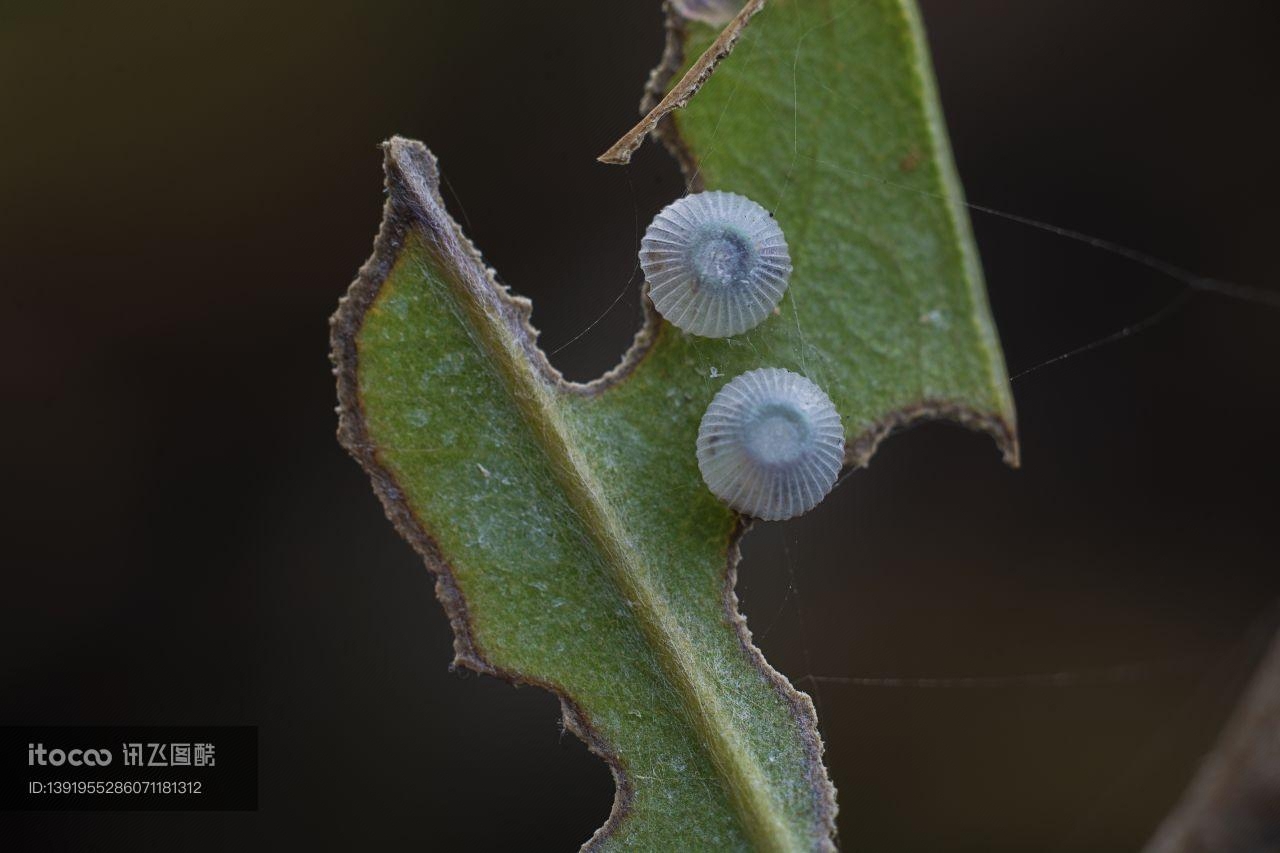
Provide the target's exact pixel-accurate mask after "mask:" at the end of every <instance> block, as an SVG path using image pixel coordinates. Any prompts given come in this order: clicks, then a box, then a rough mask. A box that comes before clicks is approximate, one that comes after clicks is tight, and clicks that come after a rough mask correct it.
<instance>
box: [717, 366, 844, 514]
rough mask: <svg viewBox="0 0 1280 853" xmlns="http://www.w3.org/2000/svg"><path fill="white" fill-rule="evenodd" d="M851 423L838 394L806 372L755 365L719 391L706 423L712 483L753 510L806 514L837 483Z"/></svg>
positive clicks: (739, 506) (738, 505)
mask: <svg viewBox="0 0 1280 853" xmlns="http://www.w3.org/2000/svg"><path fill="white" fill-rule="evenodd" d="M843 459H844V427H843V426H842V425H841V423H840V415H839V413H838V412H836V407H835V406H834V405H833V404H832V402H831V399H830V398H829V397H828V396H827V395H826V393H824V392H823V390H822V389H821V388H819V387H818V386H817V385H815V384H813V383H812V382H810V381H809V380H808V379H806V378H804V377H803V376H801V375H800V374H798V373H792V372H791V371H790V370H781V369H779V368H762V369H760V370H752V371H749V372H747V373H744V374H742V375H741V376H738V377H736V378H735V379H733V380H732V381H731V382H729V383H728V384H727V385H725V386H724V387H723V388H721V389H720V391H719V393H717V394H716V396H715V398H714V399H713V400H712V401H711V405H710V406H708V407H707V411H706V414H704V415H703V416H702V423H701V424H700V425H699V426H698V468H699V469H700V470H701V471H702V479H703V481H704V482H706V484H707V487H708V488H709V489H711V491H712V492H713V493H714V494H715V495H716V497H718V498H720V499H721V500H722V501H724V502H725V503H727V504H728V505H729V506H731V507H733V508H734V509H736V510H738V511H739V512H741V513H743V514H745V515H751V516H755V517H756V518H762V519H764V520H766V521H780V520H782V519H784V518H792V517H794V516H797V515H801V514H802V513H806V512H808V511H809V510H811V509H813V508H814V507H815V506H817V505H818V502H819V501H821V500H822V499H823V498H824V497H826V494H827V492H829V491H831V487H832V486H834V485H835V482H836V475H838V474H839V473H840V465H841V464H842V461H843Z"/></svg>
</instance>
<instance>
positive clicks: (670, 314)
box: [640, 191, 791, 338]
mask: <svg viewBox="0 0 1280 853" xmlns="http://www.w3.org/2000/svg"><path fill="white" fill-rule="evenodd" d="M640 267H641V268H642V269H643V270H644V277H645V280H646V281H648V282H649V298H650V299H652V300H653V305H654V307H655V308H657V309H658V313H659V314H661V315H662V316H663V317H665V318H666V319H667V320H668V321H669V322H670V323H671V324H672V325H674V326H676V327H678V328H681V329H683V330H684V331H686V332H689V333H690V334H694V335H702V336H703V337H708V338H724V337H728V336H729V335H737V334H740V333H742V332H745V331H747V330H748V329H751V328H754V327H755V326H757V325H759V324H760V323H761V322H762V321H763V320H764V319H765V318H766V317H768V316H769V315H770V314H771V313H773V309H774V308H775V307H777V305H778V302H779V300H781V299H782V294H783V293H784V292H785V291H786V289H787V279H788V278H789V277H790V276H791V255H790V253H789V252H788V251H787V240H786V237H784V236H783V234H782V229H781V228H779V227H778V223H777V222H775V221H774V219H773V217H772V216H770V215H769V211H767V210H765V209H764V208H763V207H761V206H760V205H758V204H756V203H755V202H754V201H752V200H751V199H749V198H745V197H743V196H740V195H737V194H736V193H728V192H719V191H713V192H705V193H697V194H695V195H689V196H685V197H684V198H682V199H679V200H677V201H675V202H673V203H672V204H669V205H668V206H667V207H666V208H664V209H663V210H662V212H661V213H659V214H658V215H657V216H656V217H655V218H654V220H653V223H652V224H650V226H649V229H648V230H647V231H646V232H645V234H644V239H642V240H641V241H640Z"/></svg>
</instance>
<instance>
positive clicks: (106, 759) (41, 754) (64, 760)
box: [27, 743, 111, 767]
mask: <svg viewBox="0 0 1280 853" xmlns="http://www.w3.org/2000/svg"><path fill="white" fill-rule="evenodd" d="M110 763H111V750H109V749H69V750H66V751H65V752H64V751H63V750H61V749H45V748H44V744H42V743H29V744H27V766H28V767H35V766H36V765H37V764H38V765H40V766H41V767H48V766H49V765H53V766H54V767H61V766H62V765H64V764H70V765H71V766H72V767H80V766H83V765H88V766H90V767H105V766H107V765H108V764H110Z"/></svg>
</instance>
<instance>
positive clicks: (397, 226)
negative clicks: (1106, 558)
mask: <svg viewBox="0 0 1280 853" xmlns="http://www.w3.org/2000/svg"><path fill="white" fill-rule="evenodd" d="M763 5H764V0H752V2H751V3H748V4H747V6H746V7H744V9H743V11H742V13H740V14H739V15H738V17H736V18H735V19H734V21H732V22H731V23H730V24H729V26H728V27H727V28H726V31H725V33H729V32H730V31H731V30H732V31H733V35H732V37H731V38H728V39H727V40H726V37H725V34H722V36H721V38H720V39H717V41H716V42H715V43H714V44H713V45H712V48H711V49H709V50H708V51H707V52H706V53H704V55H703V57H702V58H701V59H700V60H699V65H698V66H695V69H697V68H699V67H700V66H702V65H703V62H704V60H707V63H706V65H705V67H703V68H701V70H699V73H698V74H696V75H693V76H692V77H691V76H690V75H686V77H685V79H684V80H682V81H681V84H680V85H681V86H684V84H685V83H686V82H688V81H692V82H691V84H690V85H689V86H688V87H687V90H686V91H685V92H684V93H683V94H682V95H681V97H680V98H679V99H677V100H678V103H677V102H674V101H673V102H672V104H673V105H672V104H669V105H668V107H669V108H667V109H665V110H664V109H663V97H664V96H663V94H662V93H663V92H665V91H666V90H667V86H668V85H669V84H670V81H671V79H672V77H673V76H674V74H675V73H676V71H678V69H679V68H680V67H681V66H682V65H683V61H684V41H685V25H686V21H685V19H684V18H683V17H682V16H681V15H680V13H679V12H678V11H677V10H676V9H675V7H674V6H673V4H672V3H671V2H670V0H668V2H666V3H665V10H666V33H667V40H666V47H665V49H664V53H663V57H662V60H661V62H660V64H659V65H658V67H657V68H655V69H654V71H653V72H652V73H651V74H650V77H649V81H648V83H647V84H646V86H645V96H644V99H643V101H642V103H641V109H642V112H644V113H646V114H647V116H648V117H652V118H653V121H652V123H648V124H647V121H648V118H646V120H645V121H642V122H641V124H640V125H638V126H637V128H640V127H643V128H644V130H643V131H641V132H640V133H639V136H638V137H637V138H636V139H635V140H634V144H633V145H631V147H630V149H629V150H628V153H627V159H629V157H630V151H633V150H634V149H635V148H636V147H638V146H639V144H640V143H641V142H642V141H643V137H644V136H645V135H646V134H649V133H652V135H653V136H654V137H655V138H657V139H659V140H660V141H661V142H662V143H663V145H664V146H665V147H666V148H667V150H668V151H669V152H670V153H671V154H672V156H674V157H675V158H676V160H677V161H678V162H679V163H680V166H681V169H682V171H683V173H684V175H685V177H686V180H687V181H689V184H690V188H691V189H698V188H700V186H698V184H699V178H698V169H697V161H696V159H695V157H694V155H693V153H692V152H691V151H690V150H689V149H688V147H687V145H686V144H685V143H684V141H683V139H681V137H680V135H679V132H678V130H677V128H676V126H675V123H674V122H673V121H671V118H670V115H669V113H670V112H671V111H672V110H674V109H677V108H679V107H681V106H684V105H685V104H687V103H688V102H689V100H691V99H692V97H693V95H694V94H696V92H697V90H698V89H699V88H700V87H701V85H702V83H703V82H705V80H706V79H707V78H708V77H709V76H710V74H711V73H712V71H714V69H715V66H716V65H717V64H718V63H719V62H720V60H722V59H723V58H724V57H725V56H727V55H728V53H729V52H730V51H731V50H732V47H733V44H734V42H736V40H737V35H738V34H740V32H741V29H742V27H743V26H745V24H746V22H747V21H748V20H749V19H750V17H751V16H752V15H754V14H755V12H757V11H759V9H760V8H762V7H763ZM722 42H723V43H722ZM717 46H719V47H717ZM709 56H711V57H712V58H711V59H710V60H708V57H709ZM691 74H692V70H691ZM629 136H630V135H629ZM626 139H627V137H624V140H622V141H626ZM622 141H620V143H619V144H621V142H622ZM615 147H616V146H615ZM382 149H383V152H384V169H385V173H386V189H387V201H386V203H385V205H384V208H383V218H382V224H381V227H380V228H379V231H378V234H377V237H376V238H375V240H374V247H373V254H372V255H371V256H370V258H369V260H368V261H366V262H365V263H364V265H363V266H361V268H360V270H359V272H358V274H357V276H356V279H355V281H353V282H352V283H351V285H350V287H349V289H348V291H347V294H346V296H344V297H343V298H342V299H341V300H340V302H339V305H338V310H337V311H336V312H335V313H334V315H333V317H332V318H330V348H331V352H330V359H331V361H332V362H333V364H334V370H333V372H334V375H335V376H336V378H337V392H338V409H337V413H338V440H339V442H340V443H341V444H342V446H343V447H344V448H346V450H347V451H348V452H349V453H350V454H351V455H352V457H354V458H355V460H356V461H357V462H358V463H359V464H360V466H361V467H362V468H363V469H364V471H365V472H366V473H367V474H368V475H369V478H370V480H371V482H372V485H373V490H374V493H375V494H376V495H377V496H378V499H379V500H380V501H381V503H382V506H383V510H384V511H385V512H386V514H387V518H388V519H389V520H390V521H391V522H392V524H393V525H394V526H395V528H396V530H397V531H398V532H399V533H400V535H401V536H403V537H404V538H405V540H406V541H408V542H409V544H410V545H411V546H412V547H413V548H414V550H415V551H417V552H418V553H419V554H420V555H421V556H422V558H423V561H424V563H425V564H426V567H427V569H428V570H429V571H430V572H431V573H432V575H433V577H434V578H435V592H436V597H437V599H439V601H440V603H441V605H442V606H443V607H444V610H445V614H446V616H447V617H448V619H449V623H450V625H451V627H452V629H453V634H454V660H453V662H452V664H451V668H454V669H457V668H459V667H463V668H466V669H470V670H472V671H474V672H477V673H480V674H484V675H492V676H495V677H497V678H501V679H502V680H504V681H507V682H509V683H511V684H514V685H525V684H527V685H532V686H535V687H541V688H543V689H545V690H547V691H549V692H551V693H552V694H553V695H555V696H556V697H557V698H558V699H559V700H560V704H561V715H562V720H563V725H564V727H565V729H567V730H568V731H571V732H573V734H575V735H576V736H577V737H579V738H580V739H581V740H582V741H583V742H584V743H585V744H586V745H587V747H588V749H590V750H591V752H593V753H594V754H595V755H597V756H599V757H600V758H601V759H602V760H603V761H604V762H605V763H606V764H607V765H608V766H609V769H610V772H611V773H612V775H613V778H614V783H615V795H614V801H613V805H612V808H611V809H610V813H609V817H608V819H607V820H606V821H605V823H604V824H603V825H602V826H601V827H600V828H599V829H597V830H596V831H595V833H594V834H593V835H592V836H591V838H590V839H588V840H587V842H586V843H584V844H583V846H582V850H583V851H594V850H598V849H601V848H602V847H603V845H604V843H605V842H606V841H607V840H608V839H609V838H610V836H612V834H613V833H614V832H615V831H616V830H617V829H618V827H620V826H621V825H622V823H623V821H625V820H626V819H627V817H628V816H629V815H630V813H631V808H632V803H633V799H634V791H635V788H634V785H633V783H632V782H631V780H630V779H629V777H628V776H627V773H626V768H625V767H624V766H623V764H622V761H621V758H620V757H619V756H618V754H617V752H616V750H615V749H614V748H613V747H612V745H611V744H610V743H609V742H608V741H607V740H606V739H605V738H604V737H603V735H602V734H601V733H600V731H599V730H598V729H597V728H596V727H595V726H594V725H593V723H592V721H591V718H590V716H589V715H588V714H587V713H586V711H585V709H583V708H582V707H581V706H579V705H578V704H577V703H576V702H575V701H574V700H573V698H572V697H570V696H568V695H567V694H566V693H565V692H564V691H563V690H561V689H560V688H559V687H558V686H557V685H555V684H552V683H549V682H545V681H542V680H540V679H536V678H531V677H528V676H526V675H524V674H522V673H519V672H515V671H512V670H508V669H504V668H502V667H499V666H496V665H495V664H493V663H492V662H491V661H490V660H489V659H488V658H487V657H486V656H485V654H484V650H483V649H482V648H481V647H480V645H479V643H478V642H477V640H476V637H475V632H474V630H473V628H472V622H471V617H470V613H469V610H468V605H467V601H466V599H465V597H464V596H463V594H462V592H461V590H460V588H459V586H458V583H457V579H456V577H455V575H454V572H453V567H452V566H451V565H450V564H449V562H448V560H447V559H446V558H445V556H444V554H443V553H442V551H441V550H440V547H439V546H438V544H437V543H436V540H435V538H434V537H433V536H432V535H431V532H430V531H429V530H428V528H427V527H426V525H425V524H424V523H423V521H422V519H421V518H419V517H418V516H417V515H416V514H415V513H414V511H413V509H412V507H411V506H410V505H409V503H408V501H407V500H406V499H405V496H404V491H403V489H402V488H401V487H400V485H399V484H398V483H397V482H396V479H395V476H394V475H393V474H392V473H391V471H390V470H389V469H388V468H387V467H386V466H385V465H384V464H383V463H382V461H381V460H380V459H379V456H378V449H377V446H376V445H375V444H374V443H373V441H372V438H371V437H370V435H369V431H368V424H367V421H366V418H365V413H364V402H363V400H362V398H361V395H360V387H359V379H358V373H359V346H358V343H357V340H358V337H359V333H360V330H361V328H362V327H363V324H364V318H365V315H366V314H367V312H368V310H369V308H370V307H371V306H372V305H373V303H374V302H375V301H376V300H377V297H378V294H379V293H380V291H381V289H382V287H383V285H384V284H385V283H386V281H387V279H388V277H389V276H390V273H391V270H392V267H393V266H394V264H395V260H396V257H397V255H398V253H399V251H400V248H401V247H402V246H403V244H404V240H405V237H406V236H407V235H408V233H409V231H410V230H412V229H417V230H418V231H419V232H420V233H421V234H422V235H423V236H424V237H425V238H426V243H427V245H428V247H429V248H430V249H431V250H432V251H433V252H435V253H436V256H437V257H436V260H437V261H438V262H440V263H441V265H442V266H443V267H445V268H447V269H450V270H451V271H452V272H453V273H454V274H456V275H457V276H458V279H459V281H460V282H461V283H462V284H463V286H466V287H468V288H469V289H470V290H471V291H472V292H473V293H474V294H475V295H477V296H478V297H480V298H482V299H483V301H485V302H486V303H487V304H488V307H489V308H490V309H491V310H494V311H496V312H498V314H499V316H501V317H502V318H503V319H504V320H505V322H506V323H507V324H508V326H509V328H511V329H512V331H513V332H514V333H515V335H516V337H517V340H519V341H520V343H521V345H522V349H523V351H524V352H525V354H526V355H527V356H528V358H529V360H530V363H531V364H533V365H534V366H535V367H536V368H537V370H538V372H539V374H540V375H541V376H542V377H543V379H544V380H545V381H546V382H548V383H549V384H550V385H552V386H553V387H555V388H556V389H558V390H560V391H563V392H566V393H571V394H576V395H583V396H596V395H599V394H602V393H604V392H605V391H607V390H608V389H609V388H611V387H613V386H614V385H616V384H618V383H620V382H622V381H624V380H625V379H626V378H627V377H628V376H629V375H630V373H631V372H632V371H633V370H634V369H635V368H636V367H637V366H638V365H639V364H640V363H641V362H642V361H643V360H644V358H645V357H646V356H647V355H648V353H649V352H650V351H651V350H652V348H653V347H654V345H655V344H656V343H657V341H658V340H659V339H660V338H661V336H662V334H663V332H664V326H663V324H662V319H661V317H660V316H659V315H658V314H657V312H656V311H655V310H654V308H653V305H652V303H651V302H650V300H649V299H648V296H647V291H644V292H643V295H642V303H643V310H644V323H643V325H642V326H641V328H640V330H639V331H638V332H637V333H636V336H635V339H634V340H633V342H632V344H631V346H630V348H629V349H628V350H627V352H626V353H625V354H624V356H623V358H622V360H621V361H620V362H619V364H618V365H617V367H615V368H614V369H612V370H611V371H609V372H608V373H606V374H605V375H603V376H601V377H600V378H598V379H596V380H593V381H592V382H589V383H585V384H584V383H577V382H569V381H567V380H565V379H564V377H563V376H562V375H561V374H560V372H559V371H557V370H556V369H555V368H554V367H553V366H552V365H551V363H550V362H549V361H548V359H547V357H546V354H545V353H544V352H543V351H542V350H541V349H540V348H539V347H538V345H537V337H538V332H537V330H536V329H534V327H533V325H532V323H531V314H532V303H531V302H530V301H529V300H527V299H524V298H522V297H519V296H515V295H513V294H512V293H510V292H509V291H508V290H507V289H506V288H505V287H503V286H502V285H500V284H499V283H498V282H497V280H496V276H495V273H494V271H493V270H492V269H490V268H489V267H487V266H486V265H485V263H484V260H483V258H482V256H481V254H480V253H479V251H478V250H477V249H476V248H475V246H474V245H473V244H472V243H471V241H470V240H469V239H468V238H467V237H466V235H465V234H464V233H463V231H462V229H461V227H460V226H459V225H458V224H457V222H456V221H455V220H454V219H453V218H452V217H451V216H450V215H449V214H448V212H447V210H446V208H445V205H444V201H443V199H442V198H441V196H440V193H439V183H440V181H439V168H438V164H437V161H436V158H435V157H434V156H433V155H432V154H431V152H430V151H428V150H427V148H426V147H425V146H424V145H423V144H422V143H420V142H417V141H414V140H409V139H405V138H402V137H393V138H392V139H391V140H389V141H387V142H385V143H383V145H382ZM601 159H602V160H603V159H604V158H603V157H602V158H601ZM620 162H626V161H625V160H623V161H620ZM939 419H942V420H951V421H954V422H957V423H959V424H961V425H964V426H967V427H969V428H971V429H974V430H978V431H982V432H986V433H988V434H989V435H990V436H991V437H992V438H993V439H994V440H995V442H996V445H997V447H998V448H999V449H1000V450H1001V452H1002V454H1003V456H1004V459H1005V461H1006V462H1007V463H1008V464H1010V465H1013V466H1016V465H1017V464H1018V458H1019V453H1018V441H1017V433H1016V430H1015V429H1014V427H1013V425H1012V423H1010V422H1009V421H1008V420H1007V419H1005V418H1003V417H1001V416H999V415H992V414H991V413H988V412H982V411H977V410H975V409H973V408H972V407H971V406H968V405H967V404H965V403H962V402H958V401H951V400H922V401H919V402H917V403H915V404H913V405H911V406H908V407H904V408H902V409H900V410H897V411H895V412H892V413H890V414H889V415H888V416H886V417H885V418H882V419H881V420H880V421H878V422H876V423H875V424H874V425H872V426H871V427H870V428H868V429H867V430H864V431H863V432H862V433H861V434H859V435H858V436H856V437H855V438H853V439H851V440H850V441H848V442H847V443H846V449H845V460H844V461H845V465H846V466H847V467H864V466H866V465H867V464H868V462H869V460H870V458H871V456H872V455H873V454H874V453H875V450H876V448H877V447H878V446H879V444H880V442H881V441H883V440H884V439H885V438H887V437H888V436H889V435H891V434H893V433H894V432H897V431H899V430H901V429H905V428H906V427H908V426H911V425H912V424H915V423H917V422H920V421H925V420H939ZM752 523H753V522H752V519H750V518H748V517H745V516H741V515H740V516H739V517H738V522H737V524H736V525H735V527H734V529H733V531H732V532H731V534H730V536H729V537H728V539H727V541H726V545H725V547H726V554H727V556H726V561H725V571H724V582H723V587H722V590H723V592H722V601H723V605H724V615H725V619H726V621H727V622H728V624H729V625H731V626H733V628H734V630H735V631H736V632H737V635H738V640H739V643H740V645H741V647H742V649H743V651H744V653H745V654H746V655H747V657H748V660H750V661H751V662H752V664H753V665H754V666H755V667H756V669H757V670H758V671H759V672H760V674H761V675H762V676H763V677H764V678H765V679H766V680H767V681H768V682H769V683H770V685H771V686H772V687H773V688H774V689H775V690H776V691H777V692H778V695H779V696H780V697H781V698H782V699H783V701H784V702H785V703H786V705H787V706H788V708H789V709H790V711H791V714H792V716H793V719H794V720H795V721H796V723H797V725H798V726H799V728H800V735H801V738H802V741H803V744H804V748H805V751H806V754H807V756H808V759H809V761H808V765H809V767H808V771H807V773H806V782H807V783H808V786H809V789H810V791H811V793H812V795H813V797H814V804H815V817H816V818H817V822H818V826H816V827H815V831H814V832H813V833H812V834H811V837H813V839H814V841H815V849H818V850H824V851H826V850H835V849H836V847H835V836H836V825H835V817H836V813H837V805H836V800H835V788H834V786H833V785H832V784H831V781H830V777H829V775H828V774H827V771H826V766H825V764H824V762H823V753H824V745H823V742H822V738H821V736H820V734H819V731H818V719H817V712H816V710H815V708H814V705H813V701H812V699H811V698H810V697H809V695H808V694H806V693H804V692H802V691H799V690H797V689H796V688H795V687H794V686H793V685H792V684H791V682H790V681H789V680H787V678H786V677H785V676H783V675H782V674H781V673H780V672H778V671H777V670H776V669H774V668H773V666H772V665H770V664H769V663H768V661H766V660H765V658H764V655H763V653H762V652H761V651H760V649H759V648H757V647H756V646H755V644H754V642H753V641H752V636H751V632H750V630H749V629H748V627H747V622H746V617H745V616H743V615H742V613H741V611H740V609H739V606H738V597H737V593H736V591H735V587H736V585H737V573H738V564H739V561H740V559H741V552H740V548H739V544H740V542H741V539H742V537H743V536H744V535H745V534H746V533H747V531H748V530H750V528H751V525H752Z"/></svg>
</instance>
